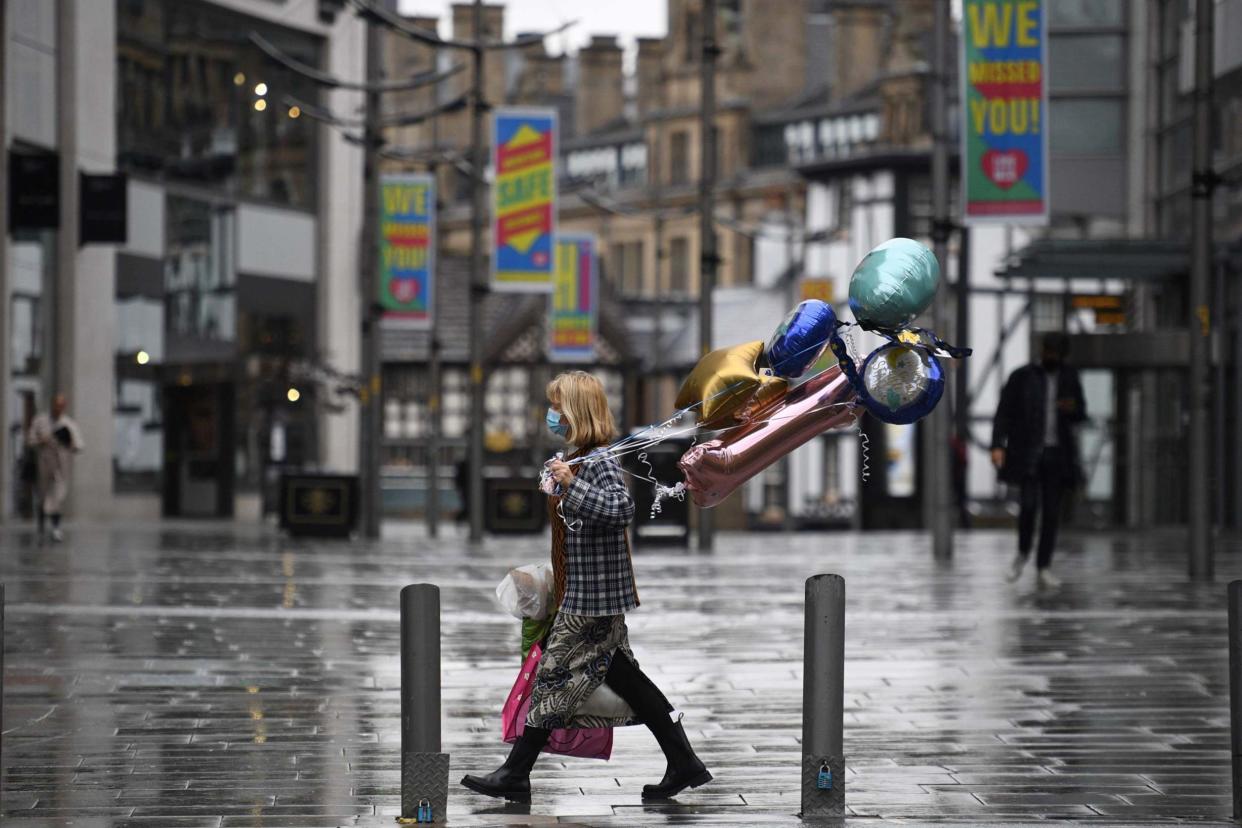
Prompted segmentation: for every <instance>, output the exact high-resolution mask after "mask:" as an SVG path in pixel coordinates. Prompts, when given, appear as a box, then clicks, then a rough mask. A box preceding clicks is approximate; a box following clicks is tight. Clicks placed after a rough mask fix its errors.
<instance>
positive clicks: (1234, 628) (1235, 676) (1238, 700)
mask: <svg viewBox="0 0 1242 828" xmlns="http://www.w3.org/2000/svg"><path fill="white" fill-rule="evenodd" d="M1229 736H1230V742H1231V743H1232V745H1233V818H1234V819H1238V818H1239V817H1242V581H1230V582H1229Z"/></svg>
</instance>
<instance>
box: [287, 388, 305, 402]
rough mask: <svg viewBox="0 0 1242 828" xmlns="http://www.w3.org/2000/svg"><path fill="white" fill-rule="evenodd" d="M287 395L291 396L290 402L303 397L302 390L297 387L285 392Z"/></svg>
mask: <svg viewBox="0 0 1242 828" xmlns="http://www.w3.org/2000/svg"><path fill="white" fill-rule="evenodd" d="M285 396H286V397H288V398H289V402H291V403H295V402H297V401H298V400H300V399H302V392H301V391H299V390H298V389H296V388H290V389H289V393H287V394H285Z"/></svg>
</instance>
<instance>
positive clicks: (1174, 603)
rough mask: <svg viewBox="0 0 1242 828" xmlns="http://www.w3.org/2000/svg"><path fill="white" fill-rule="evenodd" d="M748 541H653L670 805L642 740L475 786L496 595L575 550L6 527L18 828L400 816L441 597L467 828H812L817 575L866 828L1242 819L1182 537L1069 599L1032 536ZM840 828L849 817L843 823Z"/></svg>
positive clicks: (1131, 556) (654, 756)
mask: <svg viewBox="0 0 1242 828" xmlns="http://www.w3.org/2000/svg"><path fill="white" fill-rule="evenodd" d="M957 540H958V543H957V550H956V552H955V558H954V560H953V562H952V564H950V565H948V566H940V565H937V564H936V563H935V562H934V561H933V560H932V559H931V555H930V552H929V549H928V545H927V539H926V538H924V537H922V536H920V535H917V534H908V533H894V534H879V533H876V534H866V535H859V534H850V533H836V534H799V535H790V536H784V535H770V534H769V535H746V534H736V535H722V536H720V538H719V539H718V543H717V548H716V550H715V551H714V552H713V553H711V554H700V553H697V552H693V551H684V550H676V549H638V550H636V553H635V568H636V571H637V577H638V581H639V585H640V588H641V590H642V594H643V600H644V606H643V608H642V609H640V610H638V611H637V612H635V613H633V614H632V615H631V616H630V617H629V619H628V621H629V626H630V630H631V637H632V642H633V645H634V649H635V652H636V654H637V656H638V658H639V661H640V662H641V663H642V665H643V667H644V669H646V670H648V671H649V672H650V674H651V675H652V676H653V678H654V679H655V680H656V681H657V683H659V684H660V685H661V687H662V688H664V689H665V691H666V692H667V694H668V695H669V696H670V698H671V699H672V700H673V702H674V704H675V705H677V706H678V708H679V709H680V710H681V711H682V712H683V713H684V714H685V725H686V729H687V732H688V733H689V734H690V736H691V738H692V740H694V741H695V743H696V745H697V746H698V747H699V750H700V753H701V755H702V756H703V758H704V760H705V761H706V762H707V763H708V764H709V766H710V767H711V768H712V770H713V773H714V774H715V776H716V779H715V781H714V782H713V783H712V784H711V785H708V786H705V787H703V788H700V789H697V790H694V791H689V792H686V793H685V794H684V795H683V796H682V797H680V798H679V802H678V803H672V804H663V805H653V804H645V803H643V802H642V800H641V797H640V795H639V792H640V790H641V786H642V785H643V784H645V783H647V782H652V781H655V780H657V779H659V777H660V776H661V775H662V773H663V771H664V762H663V758H662V757H661V756H660V754H659V751H658V748H657V747H656V745H655V742H654V741H653V740H652V739H651V737H650V735H649V734H648V733H647V732H646V731H645V730H644V729H642V728H630V729H623V730H619V731H617V733H616V739H615V750H614V756H613V759H612V760H611V761H609V762H599V761H591V760H582V759H574V758H565V757H551V756H548V757H545V758H544V759H543V760H541V762H540V763H539V765H538V766H537V767H536V770H535V773H534V776H533V782H534V787H535V792H536V801H535V803H534V805H532V806H529V807H527V808H525V809H523V808H520V807H517V808H515V807H513V806H504V805H502V804H499V803H497V802H495V801H493V800H490V799H487V798H486V797H480V796H477V795H475V794H472V793H470V792H468V791H465V790H464V789H459V788H457V786H456V784H455V783H456V779H458V778H459V777H460V775H461V774H463V773H467V772H479V771H484V772H485V771H487V770H490V769H491V768H492V767H494V766H495V764H498V763H499V762H500V761H501V760H502V759H503V757H504V756H505V754H506V753H507V750H508V748H507V746H504V745H502V744H501V743H500V741H499V721H498V716H499V708H500V705H501V703H502V702H503V699H504V697H505V695H506V693H507V691H508V688H509V685H510V684H511V682H512V681H513V678H514V676H515V675H516V673H517V669H518V666H519V660H518V658H517V653H516V649H517V645H518V628H517V623H516V622H515V621H514V620H513V619H510V618H508V617H507V616H505V615H504V614H503V613H501V612H500V611H499V610H498V609H497V608H496V607H495V605H494V601H493V598H492V591H493V589H494V587H495V584H496V582H497V581H499V579H500V578H501V577H502V576H503V575H504V573H505V572H506V571H507V569H508V568H509V567H511V566H514V565H518V564H522V563H528V562H532V561H538V560H543V559H545V558H546V555H547V541H546V539H545V538H503V539H501V538H497V539H489V540H488V541H486V542H485V543H483V544H481V545H477V546H472V545H470V544H468V543H466V542H465V541H464V539H462V538H460V537H459V536H456V535H454V534H451V533H449V534H448V536H447V537H444V538H442V539H440V540H438V541H435V542H431V541H429V540H428V539H426V538H424V537H422V536H421V534H420V532H419V531H417V530H416V529H412V528H410V527H402V526H398V525H394V526H391V527H386V537H385V539H384V540H383V541H382V542H379V543H368V542H363V541H356V542H343V543H337V542H327V541H313V540H290V539H287V538H282V537H280V536H279V535H277V534H275V533H274V532H273V531H272V530H270V529H267V528H264V527H250V526H240V525H226V524H196V525H190V524H166V525H165V524H150V525H141V524H134V525H117V526H108V525H96V526H74V527H71V528H70V531H69V532H68V542H67V543H65V544H63V545H59V546H49V547H45V548H39V549H36V548H35V547H33V546H32V545H31V544H30V543H29V537H28V535H27V534H26V533H23V532H22V531H21V530H18V529H12V528H7V529H2V530H0V548H3V549H4V550H6V553H7V554H5V555H2V556H0V580H3V581H4V583H5V584H6V591H7V601H8V607H7V614H6V640H5V652H6V664H5V670H6V672H5V723H6V727H7V728H8V730H7V731H6V733H5V737H4V738H5V742H4V754H3V763H4V767H3V769H2V770H3V772H4V778H3V784H4V801H3V805H2V806H0V816H2V817H3V821H4V825H5V826H6V828H7V826H9V825H13V826H15V828H36V827H37V826H44V825H65V824H72V825H75V826H77V825H134V826H138V825H152V826H154V825H160V826H170V828H178V826H186V828H190V827H191V826H219V827H220V828H222V827H223V826H232V825H246V826H253V825H260V824H261V825H275V826H281V825H288V826H297V828H311V826H316V825H330V826H334V825H385V826H390V825H392V824H393V817H394V816H395V815H396V814H398V813H399V812H400V773H399V750H400V728H399V716H400V699H399V692H398V691H399V685H400V664H399V659H398V655H399V653H398V649H399V630H398V626H397V618H398V614H397V592H398V590H399V588H400V586H401V585H403V584H406V583H412V582H416V581H429V582H432V583H438V584H439V585H440V586H441V603H442V625H443V630H442V632H443V641H442V651H443V664H442V688H443V707H444V710H443V713H444V718H443V738H444V749H445V750H447V751H449V752H451V754H452V769H451V774H452V778H453V782H454V785H453V790H452V792H451V795H450V803H449V815H450V820H451V823H450V824H452V825H461V826H483V825H553V824H555V825H593V826H604V825H626V826H629V825H639V824H641V825H699V826H717V825H719V826H732V825H739V826H740V825H746V826H767V825H796V824H807V825H811V824H819V823H817V822H816V821H814V820H808V821H806V822H805V823H802V822H800V821H799V820H798V818H797V816H796V813H797V811H798V809H799V805H800V803H799V799H800V795H799V791H798V789H797V778H798V773H797V767H798V763H799V755H800V750H801V748H800V745H801V708H802V684H801V681H802V679H801V675H802V663H801V659H802V651H801V648H802V623H803V606H802V600H803V582H804V580H805V579H806V578H807V577H808V576H810V575H813V574H817V573H819V572H835V573H838V574H841V575H843V576H844V577H845V578H846V581H847V594H848V598H849V605H848V611H847V639H846V659H847V663H846V693H845V717H846V722H845V740H846V744H845V752H846V761H847V769H846V777H845V778H846V791H847V816H848V819H847V820H846V823H847V824H857V825H860V826H861V825H876V824H899V825H937V826H946V825H976V826H977V825H1006V826H1009V825H1014V826H1018V825H1024V826H1031V825H1041V826H1048V825H1053V824H1064V825H1074V824H1082V823H1086V824H1091V825H1098V826H1121V825H1130V826H1134V825H1148V824H1150V825H1157V824H1173V823H1176V822H1193V823H1194V824H1197V825H1227V824H1233V823H1231V822H1230V820H1229V816H1230V811H1231V809H1232V800H1231V788H1230V765H1229V763H1230V756H1229V753H1230V745H1229V735H1228V724H1229V712H1228V692H1229V688H1228V676H1227V667H1228V659H1227V650H1226V645H1227V629H1226V626H1225V601H1224V598H1225V590H1224V586H1223V585H1224V584H1225V583H1226V582H1227V581H1228V580H1230V579H1233V578H1237V577H1242V544H1239V543H1238V542H1237V541H1235V540H1222V541H1221V542H1220V543H1219V544H1218V558H1217V571H1218V580H1217V582H1216V583H1214V584H1202V583H1194V582H1190V581H1189V580H1188V579H1187V578H1186V576H1185V574H1184V560H1183V557H1184V552H1183V545H1182V541H1181V539H1180V538H1177V537H1176V536H1171V535H1170V536H1164V535H1161V534H1159V533H1146V534H1143V535H1134V536H1122V535H1108V534H1090V535H1084V536H1080V537H1077V538H1073V537H1071V538H1068V539H1067V540H1066V543H1065V549H1064V550H1063V551H1062V552H1060V553H1059V557H1058V560H1057V567H1058V570H1059V572H1060V574H1061V575H1062V577H1063V578H1064V579H1065V581H1066V584H1065V587H1064V588H1063V589H1061V590H1060V591H1057V592H1054V593H1048V592H1043V593H1041V592H1039V591H1038V590H1036V589H1035V588H1034V585H1033V583H1029V582H1023V583H1021V584H1019V585H1016V586H1011V585H1008V584H1005V583H1004V581H1003V574H1004V571H1005V569H1006V568H1007V564H1008V561H1009V558H1010V550H1011V548H1012V544H1013V538H1012V536H1011V535H1009V534H1007V533H999V532H967V533H961V534H959V535H958V536H957ZM838 824H839V823H838Z"/></svg>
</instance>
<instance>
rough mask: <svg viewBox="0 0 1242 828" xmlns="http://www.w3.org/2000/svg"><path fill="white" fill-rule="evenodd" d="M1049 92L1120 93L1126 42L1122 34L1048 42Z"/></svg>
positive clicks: (1077, 37)
mask: <svg viewBox="0 0 1242 828" xmlns="http://www.w3.org/2000/svg"><path fill="white" fill-rule="evenodd" d="M1048 58H1049V61H1050V62H1051V64H1052V66H1051V68H1050V69H1049V77H1048V83H1049V89H1050V91H1051V92H1053V93H1056V92H1065V91H1082V90H1097V89H1098V90H1114V89H1115V90H1121V89H1123V88H1124V86H1125V73H1126V62H1125V41H1124V39H1123V38H1122V36H1121V35H1068V34H1062V35H1057V36H1056V37H1053V38H1049V40H1048Z"/></svg>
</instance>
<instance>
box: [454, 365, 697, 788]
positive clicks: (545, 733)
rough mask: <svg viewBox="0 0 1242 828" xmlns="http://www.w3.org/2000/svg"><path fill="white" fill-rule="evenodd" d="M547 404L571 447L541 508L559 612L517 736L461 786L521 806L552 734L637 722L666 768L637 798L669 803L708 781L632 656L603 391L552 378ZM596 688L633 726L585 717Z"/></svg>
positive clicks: (584, 379)
mask: <svg viewBox="0 0 1242 828" xmlns="http://www.w3.org/2000/svg"><path fill="white" fill-rule="evenodd" d="M548 401H549V403H550V404H551V407H550V408H549V409H548V412H547V417H546V421H547V426H548V429H549V430H550V431H551V432H552V433H553V434H555V435H557V436H558V437H562V438H564V439H565V441H566V442H568V443H569V444H570V445H571V446H573V447H574V449H575V450H574V451H573V453H572V454H570V455H569V457H567V458H564V459H561V458H559V457H558V459H557V460H554V461H552V463H551V464H550V465H549V467H548V468H549V471H550V472H551V475H552V478H553V479H554V480H555V481H556V483H557V486H558V488H557V489H556V493H555V494H552V495H550V497H549V504H548V510H549V514H550V515H551V518H552V522H553V526H552V572H553V576H554V577H553V580H554V582H555V587H554V588H553V592H554V594H553V596H552V603H554V604H556V605H558V607H559V609H558V610H557V612H556V618H555V620H554V621H553V622H552V629H551V631H550V632H549V633H548V639H547V646H546V647H545V649H544V651H543V656H542V658H541V659H540V661H539V670H538V672H537V674H536V678H535V685H534V689H533V690H532V691H531V695H530V713H529V715H528V716H527V718H526V723H525V725H526V726H525V730H524V731H523V732H522V734H521V735H520V736H519V737H518V740H517V742H516V743H514V745H513V750H512V751H511V752H510V754H509V758H508V759H506V760H505V763H504V764H503V765H501V766H500V767H499V768H498V769H497V770H495V771H493V772H492V773H490V774H488V775H487V776H466V777H465V778H464V779H462V780H461V783H462V784H463V785H464V786H466V787H467V788H469V789H471V790H473V791H477V792H478V793H481V794H486V795H488V796H494V797H504V798H505V799H510V800H516V801H520V802H529V801H530V772H531V768H532V767H534V764H535V760H536V759H538V758H539V753H540V751H542V750H543V748H544V746H545V745H546V744H547V742H548V739H549V737H550V736H551V734H552V731H553V730H555V729H557V728H581V727H616V726H621V725H627V724H639V723H641V724H644V725H646V726H647V728H648V729H649V730H650V731H651V734H652V735H653V736H655V739H656V741H657V742H658V743H659V745H660V748H661V749H662V750H663V751H664V756H665V758H666V760H667V762H668V765H667V769H666V771H665V773H664V778H663V779H662V780H660V782H659V783H658V784H654V785H646V786H644V787H643V799H647V800H651V799H670V798H672V797H674V796H676V795H677V794H679V793H681V792H682V791H683V790H685V789H686V788H690V787H693V788H697V787H698V786H700V785H703V784H705V783H707V782H710V781H711V778H712V775H711V774H710V773H709V772H708V770H707V768H706V767H704V765H703V763H702V762H700V761H699V758H698V757H697V756H696V755H695V753H694V749H693V748H692V747H691V746H690V742H689V740H688V739H687V738H686V731H685V729H684V728H683V727H682V724H681V719H680V718H678V720H677V721H673V720H672V719H671V718H670V716H669V713H670V712H671V711H672V709H673V708H672V706H671V705H670V704H669V703H668V699H666V698H665V696H664V694H663V693H662V692H660V689H659V688H658V687H656V685H655V684H654V683H653V682H652V681H651V679H650V678H648V677H647V675H646V674H645V673H643V671H642V670H640V669H639V668H638V661H637V660H636V659H635V658H634V653H633V651H631V650H630V639H629V631H628V630H627V628H626V625H625V613H627V612H629V611H630V610H632V609H634V608H636V607H637V606H638V590H637V589H636V588H635V586H634V565H633V561H632V560H631V557H630V545H629V541H628V540H627V539H626V536H625V527H626V526H628V525H629V524H630V521H631V520H633V518H634V499H633V498H632V497H631V496H630V492H629V490H628V489H627V488H626V486H625V480H624V479H623V478H622V477H621V467H620V466H619V465H618V464H617V461H616V460H615V459H614V458H613V457H611V456H610V455H608V454H606V453H603V454H592V452H595V451H596V450H597V449H600V448H602V447H604V446H606V445H607V444H608V443H610V442H611V441H612V440H614V439H615V438H616V436H617V428H616V426H615V425H614V423H613V419H612V413H611V412H610V410H609V408H608V399H607V397H605V396H604V387H603V385H602V384H601V383H600V381H599V380H598V379H597V378H596V377H594V376H592V375H591V374H588V373H586V372H585V371H571V372H569V373H566V374H561V375H560V376H558V377H556V378H555V379H553V380H552V382H550V383H549V384H548ZM567 461H568V462H567ZM601 684H607V685H608V687H609V688H611V689H612V690H613V691H614V692H615V693H616V694H617V695H618V696H620V697H621V698H622V699H623V700H624V701H625V703H626V704H628V705H629V707H630V710H632V711H633V713H634V716H635V719H636V721H635V720H631V719H628V718H625V719H611V718H603V717H599V716H591V715H587V714H586V713H584V711H583V710H582V707H583V703H584V702H585V701H586V700H587V699H588V698H589V697H590V696H591V695H592V694H593V693H594V692H595V691H596V690H597V689H599V686H600V685H601Z"/></svg>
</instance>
